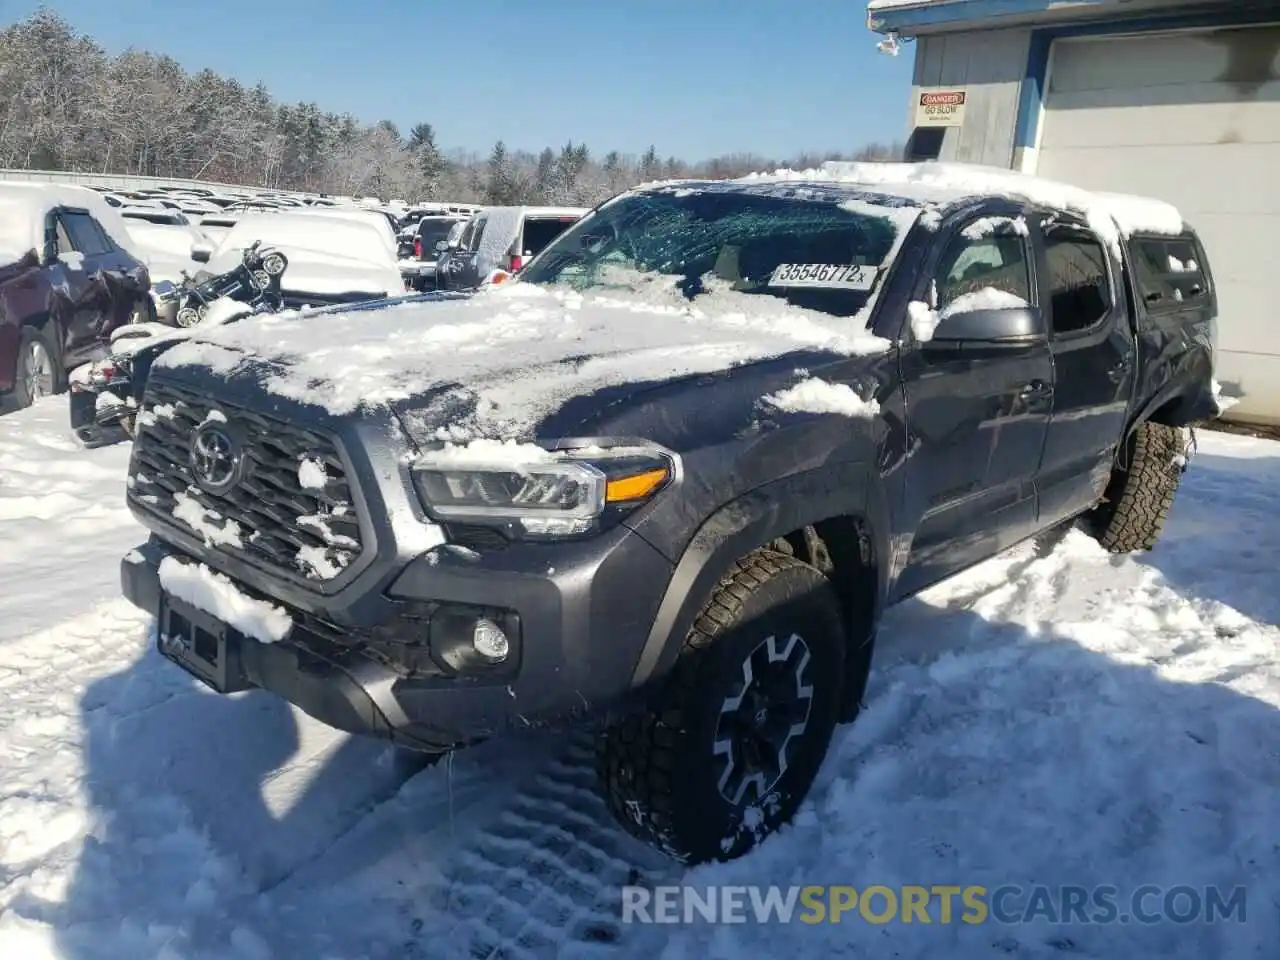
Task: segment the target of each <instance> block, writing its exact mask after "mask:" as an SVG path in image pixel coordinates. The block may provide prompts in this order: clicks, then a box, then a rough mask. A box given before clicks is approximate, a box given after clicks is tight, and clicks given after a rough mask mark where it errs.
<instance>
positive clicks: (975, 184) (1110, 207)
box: [742, 161, 1184, 252]
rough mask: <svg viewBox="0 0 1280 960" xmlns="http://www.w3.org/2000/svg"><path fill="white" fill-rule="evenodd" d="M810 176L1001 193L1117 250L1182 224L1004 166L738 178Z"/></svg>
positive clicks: (872, 168) (851, 167) (917, 191)
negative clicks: (1071, 219)
mask: <svg viewBox="0 0 1280 960" xmlns="http://www.w3.org/2000/svg"><path fill="white" fill-rule="evenodd" d="M742 179H743V180H746V181H755V180H810V181H814V180H816V181H831V182H837V183H850V184H857V185H859V186H865V187H878V188H880V189H883V190H886V191H887V192H890V193H896V194H900V195H902V196H905V197H917V198H919V199H922V200H925V201H932V202H935V203H948V202H953V201H955V200H960V199H962V198H964V197H970V196H984V195H985V196H1003V197H1010V198H1013V199H1016V200H1021V201H1023V202H1025V203H1033V204H1037V205H1039V206H1044V207H1048V208H1050V209H1054V210H1063V211H1066V212H1069V213H1074V214H1077V215H1079V216H1081V217H1084V218H1085V219H1086V220H1087V221H1088V223H1089V226H1090V227H1092V228H1093V230H1094V231H1095V232H1096V233H1097V234H1098V235H1099V236H1100V237H1102V238H1103V239H1104V240H1105V241H1106V242H1107V243H1108V244H1109V245H1111V247H1112V248H1113V249H1114V250H1116V251H1117V252H1119V244H1120V236H1121V234H1124V235H1126V236H1127V235H1129V234H1132V233H1137V232H1140V231H1143V232H1151V233H1160V234H1169V235H1176V234H1180V233H1182V231H1183V229H1184V223H1183V220H1182V215H1181V214H1180V213H1179V212H1178V210H1177V208H1176V207H1174V206H1172V205H1170V204H1168V203H1165V202H1164V201H1162V200H1154V199H1149V198H1146V197H1134V196H1129V195H1127V194H1117V193H1094V192H1091V191H1089V190H1083V189H1081V188H1080V187H1075V186H1071V185H1070V184H1066V183H1059V182H1057V181H1055V180H1045V179H1043V178H1041V177H1034V176H1031V175H1029V174H1025V173H1019V172H1018V171H1016V170H1006V169H1004V168H1003V167H988V166H982V165H980V164H964V163H938V162H929V163H860V162H846V161H830V162H827V163H824V164H823V165H822V166H821V167H817V168H814V169H811V170H788V169H782V170H776V171H774V172H773V173H753V174H748V175H747V176H746V177H743V178H742Z"/></svg>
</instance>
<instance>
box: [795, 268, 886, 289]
mask: <svg viewBox="0 0 1280 960" xmlns="http://www.w3.org/2000/svg"><path fill="white" fill-rule="evenodd" d="M875 276H876V271H875V269H874V268H873V267H868V266H865V265H863V264H857V263H853V264H849V263H846V264H837V263H782V264H779V265H778V267H777V268H776V269H775V270H774V271H773V274H772V276H770V277H769V285H770V286H774V287H843V288H845V289H847V290H870V289H871V286H872V284H873V282H874V281H875Z"/></svg>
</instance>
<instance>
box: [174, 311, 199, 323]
mask: <svg viewBox="0 0 1280 960" xmlns="http://www.w3.org/2000/svg"><path fill="white" fill-rule="evenodd" d="M200 320H201V316H200V312H199V311H198V310H196V309H195V308H194V307H183V308H182V309H181V310H179V311H178V316H177V321H178V326H180V327H194V326H195V325H196V324H198V323H199V322H200Z"/></svg>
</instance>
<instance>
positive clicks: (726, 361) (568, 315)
mask: <svg viewBox="0 0 1280 960" xmlns="http://www.w3.org/2000/svg"><path fill="white" fill-rule="evenodd" d="M609 294H610V295H609V296H608V297H604V296H600V295H595V294H590V293H589V294H587V295H583V294H579V293H576V292H574V291H571V290H568V289H564V288H555V287H546V288H544V287H540V286H533V285H530V284H526V283H521V282H518V281H516V282H509V283H506V284H503V285H501V286H497V287H488V288H485V289H483V290H481V291H480V292H479V293H477V294H476V295H475V296H473V297H469V298H448V299H428V300H426V301H425V302H424V301H423V300H422V299H417V298H415V299H410V300H408V301H406V302H402V303H398V304H388V305H379V306H378V307H376V308H372V309H369V308H366V309H361V310H349V311H334V312H329V311H326V312H324V313H308V312H307V311H301V312H299V311H288V312H285V313H280V314H273V315H265V316H259V317H254V318H249V319H246V320H243V321H240V322H239V323H236V324H232V325H230V326H225V327H219V328H216V329H212V330H209V331H207V332H206V331H205V330H204V329H203V328H202V329H201V330H200V331H199V333H198V335H197V336H198V339H195V340H192V341H188V342H187V343H183V344H179V345H178V346H177V347H174V348H173V349H172V350H170V351H168V352H167V353H166V354H164V356H163V357H161V359H160V360H159V361H158V366H159V367H167V368H171V369H172V368H179V367H184V366H197V367H205V368H208V369H211V370H213V371H214V372H216V373H218V374H220V375H228V376H230V375H239V374H244V375H247V376H251V377H253V378H254V379H257V380H259V381H260V383H261V385H262V387H263V389H265V390H266V391H267V392H269V393H272V394H275V395H277V396H282V397H288V398H291V399H294V400H298V401H300V402H303V403H308V404H312V405H315V406H319V407H323V408H325V409H327V410H329V411H330V412H331V413H334V414H338V415H341V414H346V413H350V412H352V411H354V410H356V409H357V408H359V407H362V406H363V407H366V408H367V407H372V406H377V405H384V404H390V403H394V402H397V401H401V400H406V399H409V398H411V397H413V396H415V395H417V394H421V393H423V392H425V391H426V390H428V389H431V388H436V387H446V388H448V389H449V390H451V391H452V398H451V399H452V400H453V401H454V402H463V403H470V404H471V405H473V406H474V408H475V417H476V420H477V421H478V422H485V423H486V424H489V425H490V427H491V428H493V429H495V430H496V431H497V434H498V435H499V436H516V435H519V434H522V433H524V432H525V431H527V429H528V428H529V427H531V426H532V425H533V424H534V423H535V422H536V421H537V420H538V419H539V418H540V417H542V416H544V415H546V414H547V413H549V412H551V411H552V410H553V409H555V407H556V406H557V405H558V403H560V402H563V401H564V400H567V399H568V398H570V397H574V396H581V395H584V394H589V393H591V392H592V391H596V390H600V389H604V388H606V387H610V386H615V385H619V384H627V383H642V382H655V381H663V380H668V379H671V378H675V377H680V376H687V375H694V374H699V373H710V372H714V371H718V370H724V369H727V368H729V367H732V366H735V365H737V364H741V363H747V362H750V361H754V360H763V359H768V358H771V357H778V356H783V355H785V354H788V353H792V352H796V351H801V350H827V351H831V352H833V353H840V354H845V355H857V354H871V353H880V352H882V351H884V350H886V349H888V347H889V343H888V341H886V340H884V339H882V338H880V337H876V336H875V335H873V334H872V333H870V332H869V331H867V330H866V329H865V326H864V323H865V317H864V316H859V317H852V318H848V317H832V316H828V315H827V314H823V313H818V312H815V311H810V310H803V309H799V308H796V307H791V306H789V305H787V304H786V303H785V302H783V301H781V300H779V299H776V298H774V297H769V296H760V295H750V294H744V293H736V292H733V291H731V290H727V289H718V288H717V289H714V290H713V291H712V292H710V293H707V294H704V295H702V296H699V297H697V298H695V299H694V300H692V301H690V300H687V299H686V298H685V297H684V296H683V295H682V294H681V293H680V292H679V291H678V290H677V289H676V287H675V280H674V278H664V279H658V278H655V279H654V280H653V281H652V282H647V283H640V284H637V285H636V288H635V289H633V290H629V291H624V290H610V291H609ZM446 399H449V398H446ZM438 400H439V402H445V401H444V400H440V399H439V398H433V403H434V402H437V401H438ZM451 419H453V418H451Z"/></svg>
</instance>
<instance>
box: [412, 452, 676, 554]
mask: <svg viewBox="0 0 1280 960" xmlns="http://www.w3.org/2000/svg"><path fill="white" fill-rule="evenodd" d="M461 449H462V450H466V448H461ZM488 449H492V451H493V453H494V455H491V456H486V451H487V450H488ZM521 449H525V450H527V449H528V448H520V447H516V446H508V447H506V448H504V447H503V445H501V444H494V445H492V447H491V448H482V449H481V450H477V451H475V453H472V452H470V451H467V452H466V453H463V454H462V455H460V450H459V448H445V449H444V450H438V451H433V452H431V453H427V454H425V455H424V456H423V457H422V458H421V459H419V460H418V461H417V462H416V463H415V464H414V466H413V471H412V473H413V482H414V485H415V487H416V488H417V490H418V495H419V496H420V497H421V498H422V502H423V505H424V507H425V508H426V509H427V512H428V513H430V514H431V515H432V516H433V517H434V518H435V519H437V520H439V521H440V522H442V523H449V522H453V523H474V524H484V525H487V526H496V527H501V528H506V529H507V530H508V531H509V532H510V533H511V534H514V535H515V536H518V537H524V538H530V539H547V538H555V537H567V536H578V535H581V534H588V533H593V532H595V531H596V530H598V529H599V528H600V526H601V524H602V521H603V520H605V519H606V518H609V517H610V516H611V515H615V514H616V515H620V514H621V513H625V512H627V511H629V510H631V509H634V508H635V507H637V506H639V505H640V504H642V503H645V502H647V501H648V500H649V499H651V498H652V497H653V496H654V495H655V494H656V493H658V491H660V490H661V489H662V488H663V487H665V486H666V485H667V484H668V483H669V482H670V480H671V479H672V477H674V476H675V471H676V459H675V456H674V454H669V453H667V452H666V451H662V450H658V449H656V448H648V447H639V448H637V447H626V448H623V447H615V448H601V447H585V448H578V449H573V450H558V451H541V450H538V451H536V452H535V454H534V455H533V456H532V457H530V456H527V455H524V456H522V455H521V454H520V452H519V451H520V450H521ZM504 453H510V454H511V456H510V457H509V458H508V457H507V456H505V455H501V454H504ZM504 461H505V462H504Z"/></svg>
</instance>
